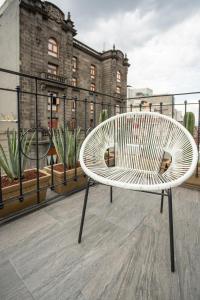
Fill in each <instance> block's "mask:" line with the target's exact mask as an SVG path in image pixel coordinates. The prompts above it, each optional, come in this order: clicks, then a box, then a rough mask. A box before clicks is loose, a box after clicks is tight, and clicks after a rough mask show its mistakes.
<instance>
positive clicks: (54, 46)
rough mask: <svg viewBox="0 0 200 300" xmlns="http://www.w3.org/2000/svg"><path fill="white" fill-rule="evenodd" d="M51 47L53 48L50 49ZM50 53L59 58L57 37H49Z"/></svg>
mask: <svg viewBox="0 0 200 300" xmlns="http://www.w3.org/2000/svg"><path fill="white" fill-rule="evenodd" d="M50 47H51V49H50ZM48 55H50V56H53V57H56V58H58V56H59V47H58V42H57V40H56V39H55V38H52V37H50V38H49V39H48Z"/></svg>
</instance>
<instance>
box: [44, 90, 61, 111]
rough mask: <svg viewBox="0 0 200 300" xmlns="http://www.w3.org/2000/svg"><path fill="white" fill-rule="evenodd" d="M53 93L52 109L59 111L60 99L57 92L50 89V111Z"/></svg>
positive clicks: (49, 109)
mask: <svg viewBox="0 0 200 300" xmlns="http://www.w3.org/2000/svg"><path fill="white" fill-rule="evenodd" d="M51 95H53V101H52V102H53V103H52V111H54V112H58V105H59V104H60V99H59V97H58V94H57V93H56V92H52V91H48V108H47V109H48V111H51Z"/></svg>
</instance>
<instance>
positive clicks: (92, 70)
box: [90, 65, 96, 79]
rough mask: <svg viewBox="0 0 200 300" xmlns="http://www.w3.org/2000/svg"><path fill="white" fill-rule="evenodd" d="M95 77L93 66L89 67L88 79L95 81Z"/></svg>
mask: <svg viewBox="0 0 200 300" xmlns="http://www.w3.org/2000/svg"><path fill="white" fill-rule="evenodd" d="M95 76H96V67H95V66H94V65H91V66H90V77H91V79H95Z"/></svg>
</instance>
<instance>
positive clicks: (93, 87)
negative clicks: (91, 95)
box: [90, 82, 96, 92]
mask: <svg viewBox="0 0 200 300" xmlns="http://www.w3.org/2000/svg"><path fill="white" fill-rule="evenodd" d="M90 91H91V92H95V91H96V84H95V83H93V82H91V83H90Z"/></svg>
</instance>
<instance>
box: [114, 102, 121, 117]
mask: <svg viewBox="0 0 200 300" xmlns="http://www.w3.org/2000/svg"><path fill="white" fill-rule="evenodd" d="M115 114H116V115H119V114H120V106H119V104H116V105H115Z"/></svg>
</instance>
